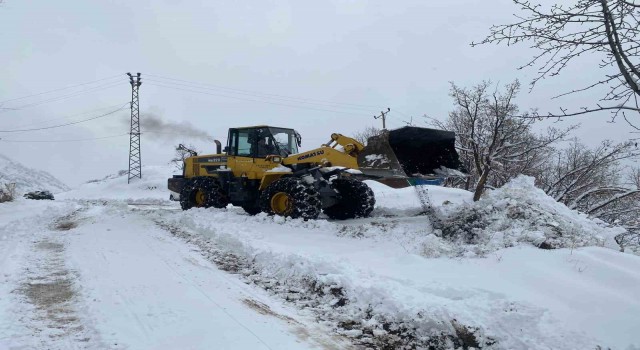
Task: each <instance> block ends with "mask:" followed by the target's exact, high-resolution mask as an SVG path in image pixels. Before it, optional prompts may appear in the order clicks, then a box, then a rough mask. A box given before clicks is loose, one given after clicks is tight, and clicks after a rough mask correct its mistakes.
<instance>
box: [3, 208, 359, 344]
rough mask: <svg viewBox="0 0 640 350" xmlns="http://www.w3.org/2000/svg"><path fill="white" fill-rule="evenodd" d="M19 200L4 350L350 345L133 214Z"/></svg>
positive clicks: (7, 266) (8, 234) (8, 248)
mask: <svg viewBox="0 0 640 350" xmlns="http://www.w3.org/2000/svg"><path fill="white" fill-rule="evenodd" d="M14 204H15V205H14ZM14 204H11V205H12V206H14V208H11V209H13V210H14V211H15V210H18V211H19V212H21V213H27V212H31V213H33V214H35V213H36V212H39V213H42V214H36V215H33V214H32V215H24V214H23V215H22V217H21V218H19V220H17V221H10V222H7V224H5V225H3V227H2V233H1V234H0V236H1V237H2V240H1V241H0V243H1V244H2V245H1V246H0V253H1V255H0V257H2V260H0V267H2V272H3V275H2V278H3V279H4V280H3V283H2V287H1V289H0V322H2V323H0V349H5V348H10V349H11V348H17V349H22V348H42V347H46V348H50V349H67V348H91V349H93V348H111V349H178V348H180V349H209V348H212V347H215V348H217V349H341V348H348V345H347V344H346V343H345V342H344V341H342V340H340V339H339V338H337V337H331V336H328V335H324V334H323V333H324V332H325V331H323V330H322V329H321V327H320V326H318V325H316V324H315V323H314V322H313V321H312V320H310V319H307V318H305V317H303V316H300V315H299V314H297V313H296V312H295V311H294V310H291V309H290V307H286V306H284V305H283V304H282V303H281V302H279V301H274V300H273V298H271V297H269V296H268V295H267V294H266V293H265V292H264V291H263V290H261V289H258V288H256V287H252V286H249V285H247V284H245V283H243V282H241V281H240V280H239V279H238V278H235V277H234V276H231V275H229V274H228V273H226V272H222V271H220V270H218V269H217V268H216V267H215V266H214V265H213V264H212V263H211V262H209V261H207V260H206V259H204V258H203V257H202V255H201V254H200V253H199V252H198V251H194V249H193V248H192V247H190V246H188V245H187V244H185V243H184V242H182V241H179V240H177V239H176V238H174V237H172V236H171V235H170V234H169V233H168V232H166V231H165V230H163V229H162V228H160V227H158V226H157V225H156V224H154V223H153V222H152V221H149V220H148V219H145V218H140V217H138V216H137V215H136V214H134V213H130V214H129V215H127V214H124V215H123V213H126V212H128V210H127V209H126V206H125V207H124V208H122V207H117V206H116V207H113V206H110V205H107V206H102V205H99V204H95V203H94V204H93V205H82V206H80V205H73V204H70V203H66V204H65V203H42V202H20V203H14ZM6 207H7V206H3V208H2V209H3V210H7V209H8V208H6ZM3 213H4V214H7V212H3ZM0 215H2V214H0ZM0 217H1V216H0ZM61 218H62V219H61ZM20 223H22V224H20ZM25 223H29V224H28V225H26V224H25ZM34 286H38V287H37V290H34V289H35V288H36V287H34Z"/></svg>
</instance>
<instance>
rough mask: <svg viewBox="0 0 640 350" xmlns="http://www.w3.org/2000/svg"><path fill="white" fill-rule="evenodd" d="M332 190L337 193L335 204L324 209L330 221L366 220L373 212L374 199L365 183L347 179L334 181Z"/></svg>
mask: <svg viewBox="0 0 640 350" xmlns="http://www.w3.org/2000/svg"><path fill="white" fill-rule="evenodd" d="M333 188H334V189H335V190H336V191H338V194H339V199H338V203H337V204H335V205H333V206H331V207H329V208H325V209H324V213H325V214H326V215H327V216H328V217H329V218H330V219H335V220H346V219H354V218H366V217H368V216H369V215H370V214H371V212H372V211H373V206H374V205H375V204H376V198H375V196H374V194H373V191H372V190H371V188H370V187H369V186H368V185H367V184H366V183H364V182H362V181H358V180H355V179H349V178H342V179H335V180H333Z"/></svg>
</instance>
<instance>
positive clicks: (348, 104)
mask: <svg viewBox="0 0 640 350" xmlns="http://www.w3.org/2000/svg"><path fill="white" fill-rule="evenodd" d="M146 76H148V77H155V78H159V79H165V80H171V81H179V82H183V83H189V84H195V85H202V86H209V87H213V88H216V89H221V90H228V91H237V92H240V93H243V94H246V95H253V96H257V97H268V96H274V97H279V98H284V99H289V100H298V101H311V102H314V101H315V102H319V103H325V104H333V105H345V106H354V107H360V108H366V109H371V108H374V109H378V108H380V106H371V105H362V104H355V103H344V102H334V101H327V100H320V99H311V98H300V97H292V96H285V95H278V94H268V93H264V92H256V91H250V90H242V89H235V88H230V87H225V86H220V85H213V84H208V83H200V82H195V81H189V80H184V79H175V78H169V77H163V76H159V75H154V74H146ZM147 80H149V79H148V78H147ZM164 83H172V84H173V82H164Z"/></svg>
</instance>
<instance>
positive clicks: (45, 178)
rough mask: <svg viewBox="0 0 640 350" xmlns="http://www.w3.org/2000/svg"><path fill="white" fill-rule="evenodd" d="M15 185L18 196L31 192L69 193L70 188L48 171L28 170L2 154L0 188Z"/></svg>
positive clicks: (0, 156)
mask: <svg viewBox="0 0 640 350" xmlns="http://www.w3.org/2000/svg"><path fill="white" fill-rule="evenodd" d="M5 183H15V184H16V190H17V192H18V195H22V194H23V193H26V192H30V191H41V190H48V191H50V192H52V193H58V192H62V191H68V190H69V187H68V186H67V185H65V184H64V183H63V182H62V181H60V180H58V179H56V178H55V177H53V175H51V174H49V173H48V172H46V171H42V170H37V169H33V168H28V167H26V166H24V165H22V164H20V163H18V162H16V161H13V160H11V159H9V158H8V157H5V156H3V155H2V154H0V186H3V184H5Z"/></svg>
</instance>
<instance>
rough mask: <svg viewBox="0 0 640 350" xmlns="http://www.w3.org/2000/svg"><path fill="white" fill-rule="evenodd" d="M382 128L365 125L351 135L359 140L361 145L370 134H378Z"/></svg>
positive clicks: (365, 143) (364, 143) (365, 142)
mask: <svg viewBox="0 0 640 350" xmlns="http://www.w3.org/2000/svg"><path fill="white" fill-rule="evenodd" d="M381 131H382V130H381V129H378V128H376V127H375V126H367V127H366V128H365V129H364V130H362V131H360V132H357V133H355V134H354V135H353V138H354V139H356V141H358V142H360V143H361V144H363V145H365V146H366V145H367V140H368V139H369V138H370V137H371V136H377V135H380V132H381Z"/></svg>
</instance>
